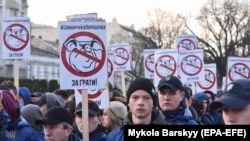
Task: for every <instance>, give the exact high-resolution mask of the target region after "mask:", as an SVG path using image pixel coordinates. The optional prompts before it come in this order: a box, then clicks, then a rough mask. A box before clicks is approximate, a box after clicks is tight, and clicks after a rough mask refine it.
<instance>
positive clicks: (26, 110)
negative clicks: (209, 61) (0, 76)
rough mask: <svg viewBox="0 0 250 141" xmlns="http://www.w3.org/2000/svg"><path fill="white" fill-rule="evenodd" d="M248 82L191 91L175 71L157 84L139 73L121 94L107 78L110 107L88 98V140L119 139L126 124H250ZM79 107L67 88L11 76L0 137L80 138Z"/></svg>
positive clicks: (0, 91)
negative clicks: (33, 84)
mask: <svg viewBox="0 0 250 141" xmlns="http://www.w3.org/2000/svg"><path fill="white" fill-rule="evenodd" d="M249 86H250V80H246V79H239V80H236V81H234V82H232V83H230V84H228V86H227V87H226V88H225V91H224V92H223V94H222V93H221V94H215V93H213V92H212V91H209V90H207V91H201V92H195V93H194V92H193V91H192V89H190V88H189V87H187V86H185V85H183V83H182V82H181V81H180V79H178V78H177V77H175V76H171V75H169V76H166V77H163V78H162V79H161V80H160V81H159V84H158V86H157V88H155V86H154V85H153V83H152V81H151V80H149V79H147V78H142V77H140V78H136V79H135V80H134V81H133V82H132V83H131V84H130V85H129V87H128V89H127V90H126V97H125V96H123V95H122V92H121V90H120V89H119V88H117V87H116V86H115V87H113V85H112V84H111V83H109V98H110V101H109V108H105V109H100V107H99V106H98V105H97V103H95V102H94V101H91V100H88V124H89V128H88V130H89V140H90V141H123V140H124V125H228V124H250V114H249V111H250V93H249V92H250V87H249ZM218 96H219V97H218ZM82 112H83V111H82V103H81V102H80V103H76V100H75V97H74V94H69V93H67V91H66V90H61V89H57V90H54V91H53V92H46V93H42V92H30V90H29V88H28V87H26V86H20V87H18V88H16V87H15V85H14V84H13V82H12V81H10V80H6V81H4V82H2V83H1V84H0V139H1V141H45V140H54V141H82V140H83V137H82V135H83V126H84V125H83V121H82V114H83V113H82ZM86 114H87V113H86Z"/></svg>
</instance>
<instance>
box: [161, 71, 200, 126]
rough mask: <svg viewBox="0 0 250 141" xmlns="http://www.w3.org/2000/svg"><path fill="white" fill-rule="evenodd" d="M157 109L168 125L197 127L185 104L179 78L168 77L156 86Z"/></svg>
mask: <svg viewBox="0 0 250 141" xmlns="http://www.w3.org/2000/svg"><path fill="white" fill-rule="evenodd" d="M157 94H158V100H159V108H160V109H161V110H162V112H163V114H164V115H165V120H166V121H167V122H168V124H170V125H198V123H197V122H196V121H195V120H194V119H193V117H192V114H191V112H187V111H186V110H189V109H188V107H187V104H186V99H185V92H184V88H183V84H182V82H181V81H180V79H179V78H177V77H176V76H173V75H168V76H166V77H163V78H161V80H160V81H159V84H158V93H157Z"/></svg>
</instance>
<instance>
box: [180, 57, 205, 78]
mask: <svg viewBox="0 0 250 141" xmlns="http://www.w3.org/2000/svg"><path fill="white" fill-rule="evenodd" d="M202 67H203V64H202V60H201V59H200V58H199V57H198V56H196V55H188V56H186V57H184V58H182V60H181V70H182V72H183V73H184V74H186V75H189V76H195V75H197V74H199V73H200V72H201V70H202Z"/></svg>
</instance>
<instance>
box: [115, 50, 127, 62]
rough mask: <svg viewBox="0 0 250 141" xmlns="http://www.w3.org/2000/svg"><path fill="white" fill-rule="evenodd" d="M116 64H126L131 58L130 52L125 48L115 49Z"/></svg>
mask: <svg viewBox="0 0 250 141" xmlns="http://www.w3.org/2000/svg"><path fill="white" fill-rule="evenodd" d="M115 58H116V59H115V64H116V65H118V66H123V65H125V64H126V63H127V62H128V60H129V53H128V51H127V50H126V49H125V48H116V49H115Z"/></svg>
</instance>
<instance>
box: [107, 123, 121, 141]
mask: <svg viewBox="0 0 250 141" xmlns="http://www.w3.org/2000/svg"><path fill="white" fill-rule="evenodd" d="M123 140H124V127H123V126H121V127H119V128H116V129H115V130H112V131H111V132H110V133H109V134H108V135H107V139H106V141H123Z"/></svg>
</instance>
